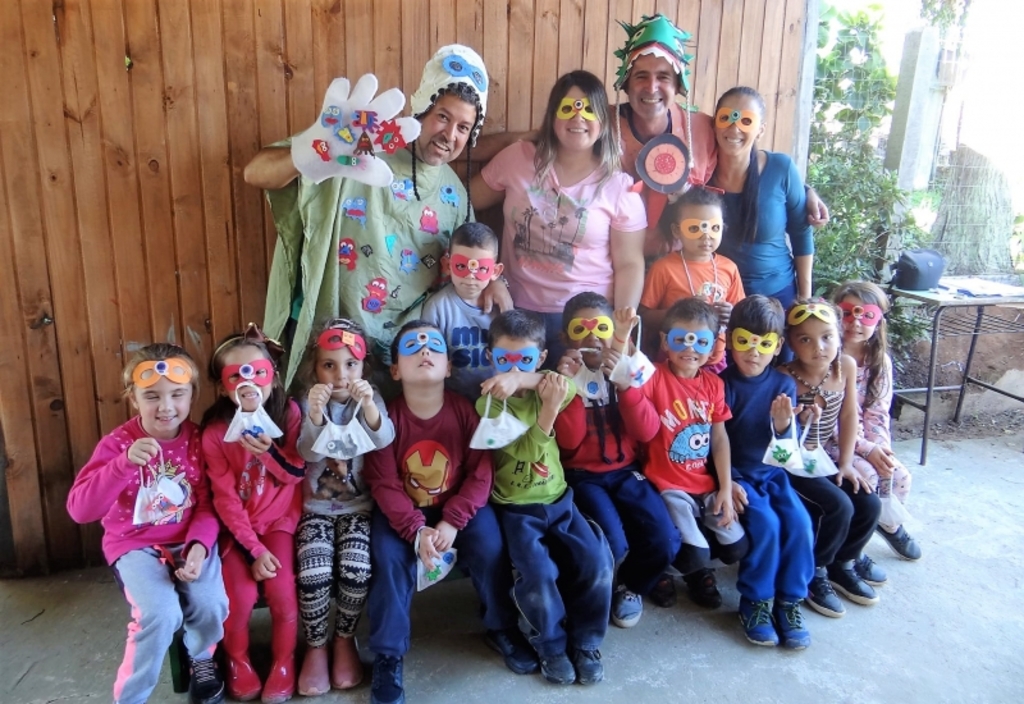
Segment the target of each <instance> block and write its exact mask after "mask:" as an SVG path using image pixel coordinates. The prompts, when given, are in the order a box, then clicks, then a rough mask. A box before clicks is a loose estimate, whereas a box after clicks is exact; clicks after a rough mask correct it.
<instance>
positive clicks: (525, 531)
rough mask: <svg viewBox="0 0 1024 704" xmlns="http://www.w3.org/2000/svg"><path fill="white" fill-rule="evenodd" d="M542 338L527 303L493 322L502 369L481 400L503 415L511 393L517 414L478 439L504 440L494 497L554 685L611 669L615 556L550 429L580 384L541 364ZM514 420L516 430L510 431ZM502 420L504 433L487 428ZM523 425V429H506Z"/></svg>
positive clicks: (517, 590)
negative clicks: (586, 510)
mask: <svg viewBox="0 0 1024 704" xmlns="http://www.w3.org/2000/svg"><path fill="white" fill-rule="evenodd" d="M544 338H545V329H544V321H543V319H542V318H541V317H540V316H538V315H537V314H535V313H530V312H528V311H523V310H511V311H507V312H505V313H502V314H501V315H499V316H498V317H497V318H495V319H494V322H492V323H491V331H490V343H491V347H490V350H489V352H490V355H491V363H492V364H493V365H494V369H495V371H496V372H497V373H496V375H495V376H494V377H492V378H491V379H488V380H487V381H486V382H484V384H483V392H484V394H485V395H484V396H483V397H481V398H480V399H479V400H478V401H477V404H476V408H477V411H478V412H479V413H480V414H481V415H484V414H485V412H486V415H487V418H493V419H497V418H498V417H499V416H500V415H501V414H502V413H503V412H505V411H504V404H503V403H495V402H494V400H497V401H500V402H507V412H508V413H509V414H510V415H512V416H513V419H504V420H503V421H501V422H499V423H497V424H496V425H494V426H492V425H490V424H489V423H488V421H487V420H486V419H485V420H483V421H481V430H479V431H478V434H477V436H475V437H474V440H477V438H478V437H479V438H480V441H481V442H482V443H484V444H489V445H491V446H493V447H496V448H497V447H500V449H496V450H495V453H494V488H493V489H492V491H491V502H492V503H493V504H495V508H496V510H497V513H498V517H499V519H500V521H501V524H502V528H503V530H504V532H505V538H506V542H507V545H508V552H509V556H510V557H511V558H512V564H513V565H514V566H515V568H516V570H517V571H518V572H519V577H518V578H517V579H516V582H515V585H514V586H513V589H512V593H513V597H514V599H515V602H516V604H517V606H518V607H519V611H520V613H521V614H522V617H523V620H522V621H521V623H522V622H525V623H526V624H528V631H527V633H526V636H527V638H528V639H529V641H530V644H531V645H532V646H533V647H534V649H535V650H536V651H537V655H538V657H539V659H540V669H541V673H542V674H543V675H544V677H545V678H546V679H547V680H548V681H550V682H554V683H556V684H572V683H573V682H575V681H579V683H580V684H593V683H596V682H600V681H601V680H602V679H603V678H604V668H603V666H602V665H601V655H600V652H599V651H598V649H599V648H600V646H601V641H602V640H603V639H604V635H605V632H606V631H607V629H608V613H609V610H610V608H611V585H612V571H613V567H612V555H611V550H610V549H609V547H608V543H607V541H606V540H605V538H604V535H603V534H602V533H601V531H600V529H599V528H597V527H596V526H594V525H592V524H590V523H589V522H588V521H587V520H586V519H585V518H584V517H583V516H582V514H580V512H579V511H578V510H577V509H576V507H575V506H574V505H573V501H572V490H571V489H569V488H568V487H567V486H566V482H565V473H564V472H563V470H562V463H561V460H560V459H559V450H558V444H557V443H556V442H555V437H554V434H553V428H554V423H555V418H556V417H557V416H558V414H559V413H560V412H561V411H562V410H563V409H564V408H565V407H566V406H568V405H569V402H570V401H571V400H572V398H573V397H574V396H575V395H576V390H575V387H574V385H573V383H572V381H570V380H569V379H567V378H565V377H564V376H561V375H560V374H556V373H553V372H551V373H548V372H545V373H538V372H537V371H536V370H537V368H538V367H539V366H540V365H541V364H542V363H543V361H544V358H545V357H546V355H547V350H545V349H543V347H544ZM488 394H489V395H490V396H491V397H492V400H491V403H490V409H489V410H485V409H487V403H488V397H487V395H488ZM515 420H518V421H519V423H516V422H515ZM509 421H511V422H509ZM509 426H512V427H513V428H514V427H515V426H518V430H512V431H511V433H510V432H509ZM499 427H500V429H501V432H502V434H503V435H504V437H501V438H499V437H497V436H493V437H488V436H486V435H484V436H483V437H480V436H481V434H486V433H487V432H488V430H489V429H491V428H494V429H498V428H499ZM517 431H518V432H520V434H519V435H518V437H509V435H515V433H516V432H517ZM489 440H491V441H494V442H490V443H489V442H488V441H489ZM499 443H507V444H504V446H500V445H499ZM559 576H561V580H559ZM559 581H561V585H562V591H561V592H560V591H559V588H558V582H559Z"/></svg>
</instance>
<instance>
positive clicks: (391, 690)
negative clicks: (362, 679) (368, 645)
mask: <svg viewBox="0 0 1024 704" xmlns="http://www.w3.org/2000/svg"><path fill="white" fill-rule="evenodd" d="M370 704H405V690H404V689H403V688H402V658H393V657H391V656H389V655H378V656H377V658H376V659H375V660H374V661H373V685H372V686H371V687H370Z"/></svg>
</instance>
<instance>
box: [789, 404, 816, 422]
mask: <svg viewBox="0 0 1024 704" xmlns="http://www.w3.org/2000/svg"><path fill="white" fill-rule="evenodd" d="M793 412H794V413H796V414H797V415H798V416H800V424H801V425H807V424H808V423H818V422H820V421H821V406H819V405H818V404H816V403H809V404H808V403H801V404H799V405H797V406H796V408H794V409H793Z"/></svg>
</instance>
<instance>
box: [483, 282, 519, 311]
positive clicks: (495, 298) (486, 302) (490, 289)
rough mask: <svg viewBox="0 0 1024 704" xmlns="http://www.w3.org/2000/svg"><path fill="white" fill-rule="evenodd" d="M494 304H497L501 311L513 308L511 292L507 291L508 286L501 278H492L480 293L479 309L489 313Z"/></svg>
mask: <svg viewBox="0 0 1024 704" xmlns="http://www.w3.org/2000/svg"><path fill="white" fill-rule="evenodd" d="M494 306H498V310H499V311H500V312H502V313H505V312H506V311H510V310H512V308H513V305H512V294H511V293H509V292H508V286H506V285H505V282H504V281H502V280H501V279H493V280H492V281H491V283H489V284H487V288H485V289H484V290H483V293H482V294H481V295H480V309H481V310H483V312H484V313H490V312H491V310H492V309H493V308H494Z"/></svg>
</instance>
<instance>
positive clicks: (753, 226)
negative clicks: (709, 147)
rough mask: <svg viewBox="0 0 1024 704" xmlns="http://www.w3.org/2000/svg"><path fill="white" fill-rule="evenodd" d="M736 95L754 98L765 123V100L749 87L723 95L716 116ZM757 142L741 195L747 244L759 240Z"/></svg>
mask: <svg viewBox="0 0 1024 704" xmlns="http://www.w3.org/2000/svg"><path fill="white" fill-rule="evenodd" d="M734 95H742V96H745V97H748V98H752V99H753V102H754V105H755V107H756V108H757V112H758V113H759V115H760V118H761V121H762V122H764V115H765V107H764V98H762V97H761V94H760V93H758V92H757V91H756V90H754V89H753V88H750V87H749V86H736V87H735V88H730V89H729V90H727V91H725V92H724V93H722V97H721V98H719V99H718V102H717V103H716V104H715V114H716V115H717V114H718V110H719V108H721V107H722V103H723V102H724V101H725V100H727V99H728V98H731V97H733V96H734ZM757 152H758V149H757V141H756V140H755V141H754V144H753V146H752V147H751V149H750V165H749V166H748V167H747V178H746V180H744V182H743V192H742V193H741V194H740V219H739V222H740V229H741V230H743V233H742V240H743V242H746V243H751V242H754V240H756V239H757V217H758V212H757V211H758V204H757V199H758V196H759V195H760V191H761V170H760V169H759V168H758V166H757Z"/></svg>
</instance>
